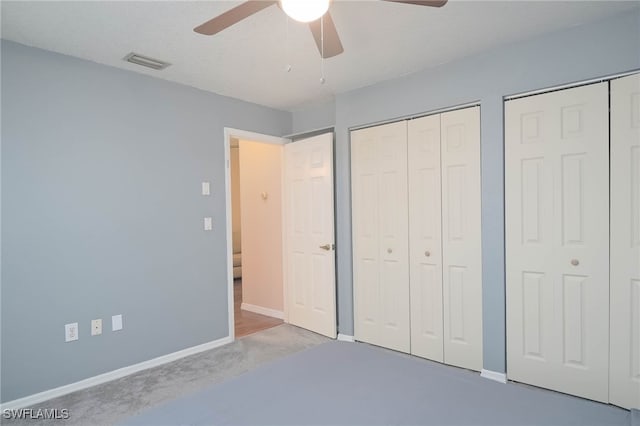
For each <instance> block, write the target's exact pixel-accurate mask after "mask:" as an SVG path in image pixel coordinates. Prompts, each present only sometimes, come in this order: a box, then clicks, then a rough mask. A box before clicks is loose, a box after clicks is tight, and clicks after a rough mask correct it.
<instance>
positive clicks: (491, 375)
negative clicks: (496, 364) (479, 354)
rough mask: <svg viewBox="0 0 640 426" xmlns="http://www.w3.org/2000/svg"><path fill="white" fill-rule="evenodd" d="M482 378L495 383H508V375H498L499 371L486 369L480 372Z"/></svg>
mask: <svg viewBox="0 0 640 426" xmlns="http://www.w3.org/2000/svg"><path fill="white" fill-rule="evenodd" d="M480 377H484V378H485V379H489V380H493V381H495V382H500V383H507V375H506V374H505V373H498V372H497V371H491V370H485V369H484V368H483V369H482V371H481V372H480Z"/></svg>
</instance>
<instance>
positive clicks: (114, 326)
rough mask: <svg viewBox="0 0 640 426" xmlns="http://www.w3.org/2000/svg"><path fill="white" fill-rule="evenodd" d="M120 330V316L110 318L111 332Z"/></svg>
mask: <svg viewBox="0 0 640 426" xmlns="http://www.w3.org/2000/svg"><path fill="white" fill-rule="evenodd" d="M118 330H122V315H114V316H112V317H111V331H118Z"/></svg>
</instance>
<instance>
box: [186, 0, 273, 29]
mask: <svg viewBox="0 0 640 426" xmlns="http://www.w3.org/2000/svg"><path fill="white" fill-rule="evenodd" d="M276 3H278V2H277V1H263V0H252V1H245V2H244V3H242V4H240V5H239V6H236V7H234V8H233V9H230V10H227V11H226V12H224V13H223V14H222V15H218V16H216V17H215V18H213V19H210V20H208V21H207V22H205V23H204V24H202V25H199V26H197V27H195V28H194V29H193V31H195V32H197V33H200V34H204V35H214V34H216V33H219V32H220V31H222V30H224V29H225V28H229V27H230V26H232V25H233V24H236V23H238V22H240V21H242V20H243V19H244V18H248V17H249V16H251V15H253V14H254V13H257V12H260V11H261V10H262V9H266V8H267V7H269V6H271V5H274V4H276Z"/></svg>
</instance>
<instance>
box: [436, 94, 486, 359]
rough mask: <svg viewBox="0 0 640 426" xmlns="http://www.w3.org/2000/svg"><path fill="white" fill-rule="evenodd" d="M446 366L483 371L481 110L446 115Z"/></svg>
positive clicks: (443, 145) (443, 126)
mask: <svg viewBox="0 0 640 426" xmlns="http://www.w3.org/2000/svg"><path fill="white" fill-rule="evenodd" d="M440 126H441V134H442V136H441V164H442V282H443V306H444V362H445V363H446V364H451V365H456V366H458V367H464V368H468V369H471V370H477V371H480V370H481V369H482V241H481V231H480V228H481V216H480V215H481V212H480V207H481V206H480V203H481V201H480V200H481V194H480V107H473V108H465V109H461V110H456V111H450V112H446V113H443V114H441V118H440Z"/></svg>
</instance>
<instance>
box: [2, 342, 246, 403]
mask: <svg viewBox="0 0 640 426" xmlns="http://www.w3.org/2000/svg"><path fill="white" fill-rule="evenodd" d="M232 341H233V339H232V338H231V337H230V336H227V337H223V338H222V339H218V340H214V341H211V342H208V343H203V344H201V345H198V346H192V347H190V348H186V349H182V350H180V351H177V352H173V353H170V354H167V355H162V356H159V357H157V358H153V359H150V360H147V361H143V362H140V363H138V364H133V365H129V366H127V367H123V368H119V369H117V370H113V371H109V372H107V373H103V374H99V375H97V376H93V377H89V378H88V379H84V380H80V381H78V382H75V383H70V384H68V385H64V386H60V387H57V388H54V389H49V390H46V391H44V392H39V393H36V394H33V395H29V396H25V397H23V398H18V399H14V400H13V401H7V402H5V403H4V404H1V405H0V411H2V410H15V409H18V408H25V407H29V406H32V405H34V404H38V403H40V402H44V401H48V400H50V399H52V398H57V397H59V396H63V395H67V394H69V393H71V392H76V391H79V390H83V389H86V388H90V387H92V386H96V385H99V384H102V383H106V382H110V381H112V380H116V379H120V378H122V377H125V376H129V375H131V374H134V373H137V372H139V371H142V370H147V369H149V368H153V367H157V366H159V365H163V364H167V363H169V362H172V361H175V360H178V359H181V358H184V357H187V356H189V355H194V354H197V353H200V352H204V351H208V350H210V349H214V348H217V347H219V346H222V345H226V344H227V343H231V342H232Z"/></svg>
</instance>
